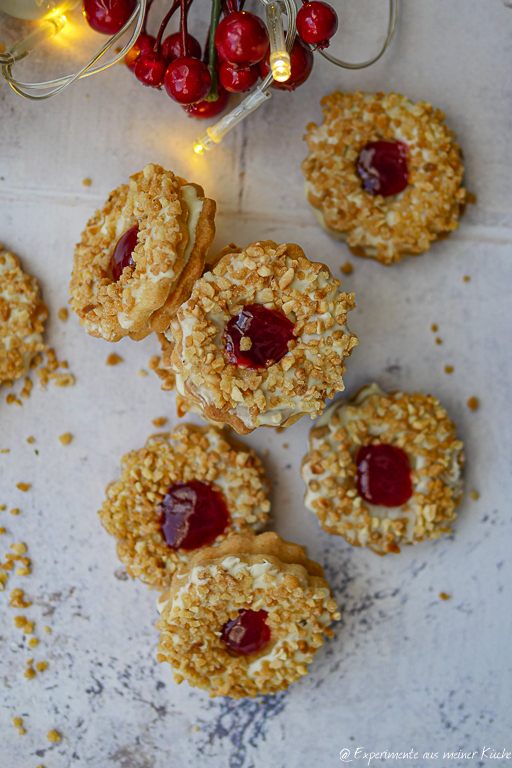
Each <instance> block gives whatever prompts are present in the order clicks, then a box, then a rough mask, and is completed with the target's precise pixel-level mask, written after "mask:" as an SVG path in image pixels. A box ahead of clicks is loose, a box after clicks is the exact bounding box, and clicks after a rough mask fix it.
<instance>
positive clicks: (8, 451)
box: [0, 448, 11, 508]
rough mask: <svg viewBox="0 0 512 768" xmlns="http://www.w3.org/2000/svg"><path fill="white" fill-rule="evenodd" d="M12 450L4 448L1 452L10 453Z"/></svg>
mask: <svg viewBox="0 0 512 768" xmlns="http://www.w3.org/2000/svg"><path fill="white" fill-rule="evenodd" d="M10 452H11V449H10V448H2V450H1V451H0V453H10ZM4 508H5V507H4Z"/></svg>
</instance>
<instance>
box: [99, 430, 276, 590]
mask: <svg viewBox="0 0 512 768" xmlns="http://www.w3.org/2000/svg"><path fill="white" fill-rule="evenodd" d="M121 466H122V470H123V471H122V475H121V477H120V478H119V479H118V480H116V481H115V482H113V483H111V485H109V486H108V488H107V498H106V501H104V502H103V507H102V509H101V510H100V512H99V513H98V514H99V516H100V519H101V522H102V524H103V526H104V527H105V528H106V530H107V531H108V533H110V534H111V535H112V536H115V538H116V539H117V554H118V557H119V559H120V560H121V561H122V562H123V563H125V565H126V566H127V567H126V570H127V571H128V573H129V574H130V576H132V577H138V578H140V579H141V580H142V581H144V582H145V583H146V584H149V585H151V586H153V587H156V588H158V589H165V588H166V587H168V586H169V584H170V583H171V578H172V575H173V573H174V572H175V570H176V568H177V566H178V565H179V564H180V563H186V562H188V561H189V559H190V558H191V557H192V555H193V554H194V553H195V552H197V550H198V549H199V547H200V546H203V547H204V546H208V545H210V544H212V543H214V544H215V545H217V544H218V543H219V542H222V541H224V539H225V538H226V537H228V536H229V535H231V534H233V533H234V532H237V533H238V532H241V533H254V532H256V531H260V530H261V529H262V528H264V526H265V525H266V523H267V520H268V514H269V510H270V502H269V500H268V498H267V496H268V493H269V489H270V485H269V482H268V480H267V478H266V476H265V472H264V470H263V467H262V464H261V462H260V460H259V459H258V457H257V456H256V454H255V453H254V451H252V450H251V449H250V448H247V447H246V446H244V445H242V444H241V443H238V442H236V441H234V440H232V439H231V438H230V437H228V436H227V435H226V434H225V432H224V430H220V429H217V428H216V427H195V426H194V425H192V424H182V425H181V426H179V427H178V428H177V429H175V430H174V432H172V433H171V435H170V436H168V435H154V436H153V437H150V438H149V440H148V441H147V443H146V446H145V447H144V448H142V449H141V450H139V451H131V452H130V453H128V454H126V456H124V457H123V459H122V461H121Z"/></svg>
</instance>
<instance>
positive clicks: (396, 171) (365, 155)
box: [357, 141, 409, 197]
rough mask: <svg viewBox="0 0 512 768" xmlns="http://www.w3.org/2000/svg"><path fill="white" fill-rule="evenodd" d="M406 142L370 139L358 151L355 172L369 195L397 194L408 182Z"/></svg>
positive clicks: (385, 195) (386, 195)
mask: <svg viewBox="0 0 512 768" xmlns="http://www.w3.org/2000/svg"><path fill="white" fill-rule="evenodd" d="M408 152H409V150H408V147H407V144H404V143H403V142H402V141H370V143H369V144H367V145H366V146H365V147H364V148H363V149H362V150H361V152H360V153H359V157H358V158H357V173H358V175H359V177H360V178H361V181H362V182H363V189H364V190H365V192H369V193H370V194H371V195H384V197H388V196H389V195H398V193H399V192H403V191H404V189H405V188H406V186H407V184H408V183H409V170H408V168H407V154H408Z"/></svg>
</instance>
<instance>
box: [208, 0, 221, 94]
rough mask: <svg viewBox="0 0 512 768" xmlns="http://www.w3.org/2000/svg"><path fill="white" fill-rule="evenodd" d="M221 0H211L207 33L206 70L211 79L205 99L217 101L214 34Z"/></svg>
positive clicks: (218, 18)
mask: <svg viewBox="0 0 512 768" xmlns="http://www.w3.org/2000/svg"><path fill="white" fill-rule="evenodd" d="M220 6H221V0H212V13H211V17H210V31H209V33H208V71H209V73H210V77H211V79H212V84H211V86H210V93H209V94H208V96H207V97H206V101H217V100H218V98H219V91H218V89H217V67H216V64H217V48H216V46H215V34H216V32H217V27H218V26H219V20H220Z"/></svg>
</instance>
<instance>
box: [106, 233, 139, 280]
mask: <svg viewBox="0 0 512 768" xmlns="http://www.w3.org/2000/svg"><path fill="white" fill-rule="evenodd" d="M138 234H139V228H138V227H132V228H131V229H129V230H128V232H125V233H124V235H122V237H120V238H119V240H118V241H117V245H116V247H115V248H114V253H113V254H112V256H111V257H110V269H111V270H112V275H113V278H114V280H115V282H116V283H117V281H118V280H119V278H120V277H121V275H122V274H123V269H124V268H125V267H129V266H131V265H132V264H135V262H134V260H133V259H132V253H133V251H134V249H135V246H136V245H137V235H138Z"/></svg>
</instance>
